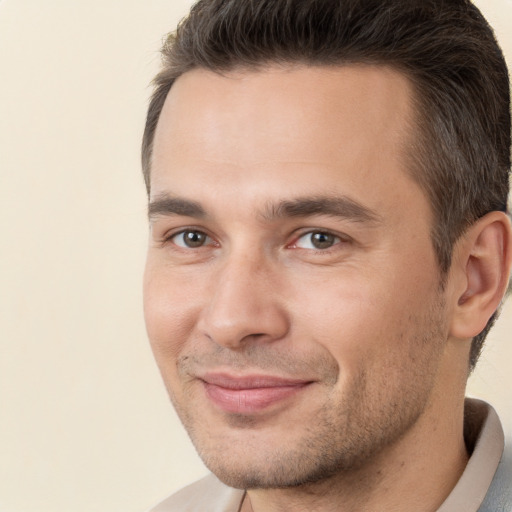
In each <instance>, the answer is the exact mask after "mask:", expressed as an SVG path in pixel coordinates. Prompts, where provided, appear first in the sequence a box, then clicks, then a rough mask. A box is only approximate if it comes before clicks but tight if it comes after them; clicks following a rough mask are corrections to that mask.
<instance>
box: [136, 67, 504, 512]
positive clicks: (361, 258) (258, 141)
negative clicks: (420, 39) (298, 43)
mask: <svg viewBox="0 0 512 512" xmlns="http://www.w3.org/2000/svg"><path fill="white" fill-rule="evenodd" d="M412 94H413V93H412V90H411V86H410V84H409V82H408V80H407V79H406V78H405V77H404V76H402V75H401V74H400V73H398V72H396V71H393V70H390V69H387V68H385V67H377V66H355V65H351V66H344V67H339V68H311V67H309V68H306V67H299V66H295V67H292V66H290V67H287V68H277V67H274V68H268V69H265V70H263V71H254V72H251V71H240V72H232V73H229V74H227V75H223V76H220V75H217V74H214V73H211V72H208V71H205V70H194V71H190V72H188V73H186V74H184V75H183V76H182V77H180V78H179V79H178V80H177V82H176V83H175V84H174V86H173V87H172V89H171V91H170V93H169V96H168V98H167V100H166V103H165V106H164V109H163V111H162V114H161V118H160V121H159V125H158V128H157V132H156V137H155V144H154V155H153V163H152V170H151V197H150V203H151V205H152V206H150V224H151V234H150V242H149V249H148V257H147V266H146V273H145V280H144V297H145V299H144V306H145V317H146V324H147V330H148V334H149V339H150V342H151V345H152V349H153V351H154V354H155V358H156V361H157V363H158V365H159V368H160V371H161V373H162V376H163V379H164V382H165V384H166V387H167V389H168V392H169V395H170V397H171V400H172V402H173V404H174V406H175V408H176V410H177V412H178V414H179V416H180V418H181V420H182V421H183V423H184V425H185V427H186V429H187V430H188V432H189V435H190V437H191V439H192V441H193V443H194V444H195V446H196V448H197V450H198V452H199V454H200V455H201V457H202V458H203V460H204V461H205V463H206V465H207V466H208V467H209V468H210V469H211V470H212V471H213V472H214V473H215V474H216V475H217V476H218V477H219V478H220V479H221V480H223V481H224V482H225V483H227V484H228V485H231V486H234V487H238V488H243V489H249V492H248V495H247V497H246V499H245V501H244V505H243V507H244V510H251V509H252V510H255V511H256V512H260V511H267V512H268V511H278V510H279V511H285V510H294V511H301V510H307V511H314V510H322V511H328V510H343V511H349V510H350V511H351V510H380V511H386V510H389V511H391V510H392V511H393V512H397V511H401V510H404V511H405V510H407V511H410V510H415V511H433V510H436V509H437V508H438V507H439V505H440V504H441V503H442V501H443V500H444V499H445V498H446V496H447V495H448V494H449V492H450V490H451V489H452V488H453V486H454V485H455V483H456V481H457V479H458V478H459V477H460V474H461V473H462V471H463V469H464V466H465V464H466V461H467V454H466V451H465V447H464V442H463V437H462V422H463V396H464V388H465V381H466V377H467V360H468V359H467V358H468V353H469V339H470V337H471V336H473V335H474V334H472V332H473V331H474V330H476V329H477V327H478V326H476V324H477V323H478V322H480V323H482V322H485V319H484V316H485V315H487V309H488V310H489V312H488V315H489V316H490V314H492V311H493V310H492V311H491V309H492V307H493V304H495V306H496V305H497V301H499V298H498V299H495V298H494V297H495V296H496V297H497V296H498V295H499V293H501V292H500V290H501V289H502V288H503V282H504V279H505V278H504V277H503V276H501V277H496V279H493V278H491V277H489V276H490V275H491V274H492V272H487V274H485V272H484V271H483V270H482V269H483V268H484V263H482V262H483V261H484V258H483V257H481V254H483V253H485V250H487V249H488V248H489V247H491V246H492V247H494V248H496V247H498V246H499V245H500V244H501V247H503V240H504V239H505V238H506V237H507V236H509V231H507V230H509V228H508V224H506V223H505V221H504V220H503V218H502V217H498V216H494V217H490V218H488V219H486V220H485V222H482V223H481V225H479V229H478V230H477V229H476V228H475V230H474V232H473V231H471V230H470V232H469V233H468V235H467V237H465V238H464V240H463V241H462V242H461V243H460V244H459V245H458V246H457V247H456V250H455V253H454V254H455V256H454V260H455V263H454V265H453V268H452V271H451V273H450V275H449V276H448V278H447V280H446V284H445V286H444V287H443V288H441V287H440V279H441V278H440V275H439V270H438V267H437V264H436V258H435V254H434V251H433V248H432V243H431V238H430V233H431V228H432V214H431V211H430V206H429V203H428V200H427V198H426V196H425V195H424V193H423V192H422V190H421V189H420V188H419V187H418V185H417V184H416V183H415V182H414V181H413V179H412V178H411V177H410V175H409V173H408V172H407V165H408V163H407V158H406V151H407V148H408V145H409V144H410V142H411V141H412V137H413V135H414V113H413V111H412V106H411V105H412ZM340 198H341V199H342V200H343V201H342V202H341V204H340ZM305 199H307V201H306V200H305ZM318 199H321V201H319V203H320V204H330V205H331V206H332V208H330V209H329V211H325V208H324V210H323V211H322V208H320V210H318V208H317V209H316V210H315V209H314V208H312V206H311V205H312V204H313V205H315V204H316V203H315V201H316V200H318ZM290 205H292V206H293V207H292V206H290ZM354 205H356V206H354ZM294 208H295V209H294ZM504 226H505V227H504ZM485 230H487V231H485ZM483 231H485V232H486V233H487V235H488V236H487V238H485V239H484V238H483V236H481V235H482V232H483ZM184 232H185V234H186V236H188V237H189V239H190V240H192V242H193V243H192V244H190V243H189V244H188V245H187V238H186V237H185V235H184ZM319 233H321V234H319ZM312 234H313V235H314V236H316V239H320V241H321V242H322V244H323V245H322V244H321V245H320V246H319V245H316V246H315V244H314V241H315V239H314V238H312ZM507 240H508V239H507ZM507 243H508V242H507ZM478 244H480V246H481V247H484V248H485V250H483V253H482V252H481V253H479V254H480V256H479V255H478V254H476V253H475V251H474V247H476V246H478ZM493 244H494V245H493ZM505 245H506V244H505ZM507 247H508V246H507ZM472 251H473V252H472ZM475 254H476V255H475ZM509 260H510V258H508V260H507V261H509ZM486 261H487V260H486ZM507 265H509V263H507ZM505 266H506V265H505ZM485 268H487V267H485ZM500 268H504V264H501V267H500ZM506 271H507V270H506V269H505V270H503V272H502V273H505V274H506ZM484 274H485V275H486V276H487V277H486V279H482V278H481V276H482V275H484ZM491 281H492V282H491ZM493 286H494V288H493V289H496V290H497V291H496V292H495V293H494V295H492V297H491V292H490V291H489V293H488V296H489V297H488V300H487V301H486V302H485V301H484V300H483V299H481V296H482V293H481V292H482V290H483V289H486V290H490V289H491V288H492V287H493ZM500 287H501V288H500ZM501 291H502V290H501ZM477 299H481V300H479V301H478V300H477ZM484 302H485V307H486V308H487V309H485V308H484V306H483V304H484ZM495 306H494V307H495ZM471 307H473V309H471ZM476 309H478V312H479V316H478V315H476V314H475V310H476ZM484 309H485V311H484ZM482 311H483V313H482ZM477 316H478V318H477ZM489 316H487V318H488V317H489ZM468 318H469V319H470V320H468ZM483 325H485V323H483ZM212 373H213V374H215V375H217V376H218V375H221V376H226V375H227V376H229V379H232V380H234V381H236V379H242V380H243V378H244V377H249V380H251V379H252V383H253V384H254V376H256V377H257V378H260V377H261V376H264V377H265V378H266V377H268V376H271V377H272V378H280V379H285V380H286V381H287V382H288V381H290V380H292V379H294V380H297V381H298V382H300V383H301V385H300V386H298V387H297V389H294V391H293V392H292V393H290V394H286V393H285V395H284V398H283V397H281V398H279V399H277V400H275V401H272V400H271V401H270V402H269V403H267V402H265V406H263V407H260V406H258V403H257V404H256V405H257V406H256V407H252V408H251V403H253V402H254V400H253V401H252V402H251V400H252V399H251V396H252V395H251V393H250V392H248V393H246V392H245V391H240V392H238V391H237V393H235V394H236V397H235V398H236V400H237V402H236V401H235V402H234V403H235V405H233V403H231V402H229V399H226V394H225V393H224V394H222V393H223V392H222V390H221V398H222V400H224V402H222V400H221V402H222V403H221V404H219V400H218V393H217V392H218V389H219V387H218V386H211V385H210V384H208V383H205V379H207V377H205V376H207V375H210V374H212ZM230 382H231V380H230ZM221 387H222V386H221ZM212 389H213V391H212ZM287 389H288V388H287ZM211 393H213V395H212V394H211ZM216 393H217V394H216ZM212 396H213V399H212ZM229 396H230V397H231V395H229ZM265 396H266V395H265ZM215 397H216V398H215ZM228 398H229V397H228ZM253 398H254V397H253ZM226 400H227V401H228V402H229V404H230V405H229V407H228V409H229V410H226V408H225V407H224V406H225V402H226Z"/></svg>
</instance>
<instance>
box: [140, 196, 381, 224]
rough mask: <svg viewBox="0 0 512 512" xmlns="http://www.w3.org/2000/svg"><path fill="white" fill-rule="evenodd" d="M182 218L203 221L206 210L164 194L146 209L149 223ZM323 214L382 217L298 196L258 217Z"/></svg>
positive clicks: (342, 202)
mask: <svg viewBox="0 0 512 512" xmlns="http://www.w3.org/2000/svg"><path fill="white" fill-rule="evenodd" d="M173 215H178V216H183V217H195V218H204V217H206V216H207V212H206V210H205V209H204V208H203V207H202V205H201V204H200V203H198V202H196V201H193V200H190V199H185V198H181V197H173V196H169V195H167V194H163V195H160V196H157V197H156V198H155V199H154V200H153V201H151V202H150V203H149V206H148V217H149V219H150V220H152V219H154V218H155V217H159V216H173ZM319 215H325V216H329V217H337V218H343V219H347V220H351V221H353V222H364V223H375V224H376V223H380V222H382V217H381V216H380V215H379V214H378V213H377V212H375V211H374V210H372V209H370V208H368V207H366V206H363V205H362V204H361V203H359V202H357V201H355V200H354V199H351V198H349V197H347V196H335V197H332V196H314V197H298V198H296V199H291V200H283V201H279V202H277V203H275V204H274V203H268V204H267V205H266V206H265V208H264V210H263V212H262V213H261V217H262V218H263V220H265V221H273V220H277V219H281V218H291V217H313V216H319Z"/></svg>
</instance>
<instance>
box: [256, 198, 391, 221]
mask: <svg viewBox="0 0 512 512" xmlns="http://www.w3.org/2000/svg"><path fill="white" fill-rule="evenodd" d="M316 215H325V216H329V217H338V218H343V219H347V220H351V221H354V222H364V223H375V224H376V223H380V222H382V217H381V216H380V215H379V214H378V213H377V212H376V211H374V210H372V209H370V208H368V207H366V206H363V205H362V204H361V203H359V202H357V201H355V200H353V199H351V198H349V197H347V196H335V197H332V196H327V197H324V196H315V197H299V198H297V199H292V200H289V201H281V202H279V203H277V204H268V205H267V207H266V209H265V212H264V213H263V217H264V218H265V219H266V220H273V219H277V218H283V217H312V216H316Z"/></svg>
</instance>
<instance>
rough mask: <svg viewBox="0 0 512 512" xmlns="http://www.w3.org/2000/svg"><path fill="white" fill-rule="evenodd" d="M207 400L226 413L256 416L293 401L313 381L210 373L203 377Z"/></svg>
mask: <svg viewBox="0 0 512 512" xmlns="http://www.w3.org/2000/svg"><path fill="white" fill-rule="evenodd" d="M201 380H202V381H203V384H204V388H205V392H206V395H207V397H208V398H209V399H210V400H211V401H212V402H213V404H214V405H215V406H217V407H219V408H220V409H222V410H223V411H225V412H229V413H235V414H254V413H257V412H261V411H264V410H266V409H268V408H270V407H271V406H273V405H275V404H277V403H280V402H285V401H288V400H290V399H292V398H293V397H294V396H295V395H297V394H298V393H300V392H301V391H302V390H304V388H305V387H306V386H308V385H309V384H311V381H307V380H300V379H287V378H281V377H275V376H269V375H246V376H241V377H238V376H232V375H228V374H223V373H209V374H206V375H204V376H202V377H201Z"/></svg>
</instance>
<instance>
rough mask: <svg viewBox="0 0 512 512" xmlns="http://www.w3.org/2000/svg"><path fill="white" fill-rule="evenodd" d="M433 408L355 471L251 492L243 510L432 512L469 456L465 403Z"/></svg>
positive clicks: (254, 511) (445, 494)
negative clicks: (465, 436)
mask: <svg viewBox="0 0 512 512" xmlns="http://www.w3.org/2000/svg"><path fill="white" fill-rule="evenodd" d="M443 402H444V401H443V400H442V399H441V400H440V401H437V407H435V408H434V407H429V408H428V409H427V410H426V411H425V412H424V414H423V415H422V416H421V417H420V418H419V419H418V421H417V422H416V424H415V425H414V427H413V428H411V429H410V431H409V432H407V433H406V434H405V435H404V436H403V437H402V438H401V439H400V440H399V441H397V442H396V443H394V444H393V445H392V446H388V447H387V448H385V449H384V450H382V452H381V453H379V454H377V455H376V456H375V457H373V458H372V459H371V460H370V461H368V462H367V463H366V464H365V465H364V466H363V467H361V468H359V469H357V470H356V471H350V472H342V473H338V474H336V475H335V476H333V477H331V478H330V479H329V480H325V481H322V482H318V483H315V484H311V485H308V486H302V487H297V488H287V489H254V490H250V491H248V493H247V495H246V499H245V500H244V505H243V507H242V512H287V511H294V512H303V511H304V512H306V511H307V512H331V511H332V512H334V511H336V512H355V511H361V510H379V511H380V512H409V511H411V510H414V511H416V512H432V511H435V510H437V509H438V508H439V507H440V505H441V504H442V502H443V501H444V500H445V499H446V497H447V496H448V495H449V494H450V492H451V490H452V489H453V487H454V486H455V484H456V483H457V481H458V479H459V478H460V476H461V475H462V472H463V471H464V468H465V466H466V463H467V460H468V456H467V452H466V448H465V444H464V436H463V416H464V405H463V400H460V402H459V403H460V405H459V407H457V408H455V409H454V408H453V407H451V408H450V407H448V406H446V407H443V406H442V405H443Z"/></svg>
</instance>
